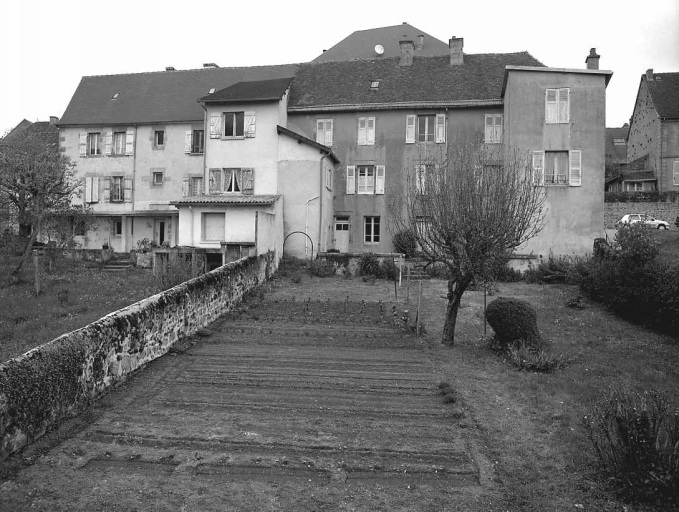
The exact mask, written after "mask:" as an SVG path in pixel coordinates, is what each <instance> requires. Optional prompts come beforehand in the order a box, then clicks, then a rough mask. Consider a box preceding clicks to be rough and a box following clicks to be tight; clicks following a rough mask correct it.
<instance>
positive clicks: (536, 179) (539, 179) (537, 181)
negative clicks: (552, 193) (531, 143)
mask: <svg viewBox="0 0 679 512" xmlns="http://www.w3.org/2000/svg"><path fill="white" fill-rule="evenodd" d="M544 184H545V152H544V151H533V185H538V186H542V185H544Z"/></svg>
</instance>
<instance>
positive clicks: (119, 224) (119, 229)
mask: <svg viewBox="0 0 679 512" xmlns="http://www.w3.org/2000/svg"><path fill="white" fill-rule="evenodd" d="M112 234H113V236H120V235H122V234H123V220H122V219H121V218H120V217H116V218H114V219H113V231H112Z"/></svg>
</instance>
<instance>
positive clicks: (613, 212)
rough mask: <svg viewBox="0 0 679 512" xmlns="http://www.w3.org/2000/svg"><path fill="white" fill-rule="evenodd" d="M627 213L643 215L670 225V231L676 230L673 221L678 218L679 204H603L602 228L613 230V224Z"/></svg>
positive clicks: (660, 202)
mask: <svg viewBox="0 0 679 512" xmlns="http://www.w3.org/2000/svg"><path fill="white" fill-rule="evenodd" d="M627 213H645V214H647V215H650V216H651V217H654V218H656V219H660V220H664V221H667V222H669V223H670V229H677V228H676V226H675V225H674V221H675V220H676V219H677V217H679V203H673V202H664V201H657V202H629V203H604V227H605V228H607V229H613V228H615V223H616V222H617V221H619V220H620V219H621V218H622V216H623V215H625V214H627Z"/></svg>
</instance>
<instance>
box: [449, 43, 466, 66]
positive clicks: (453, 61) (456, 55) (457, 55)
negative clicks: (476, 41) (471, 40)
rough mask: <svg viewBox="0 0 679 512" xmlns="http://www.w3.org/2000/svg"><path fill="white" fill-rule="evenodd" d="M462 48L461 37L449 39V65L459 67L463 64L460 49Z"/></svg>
mask: <svg viewBox="0 0 679 512" xmlns="http://www.w3.org/2000/svg"><path fill="white" fill-rule="evenodd" d="M463 46H464V38H463V37H455V36H453V37H451V38H450V41H448V47H449V48H450V65H451V66H459V65H461V64H464V56H463V55H462V47H463Z"/></svg>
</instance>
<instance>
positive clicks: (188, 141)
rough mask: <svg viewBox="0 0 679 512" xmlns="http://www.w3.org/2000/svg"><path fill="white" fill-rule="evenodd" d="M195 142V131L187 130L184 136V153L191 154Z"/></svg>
mask: <svg viewBox="0 0 679 512" xmlns="http://www.w3.org/2000/svg"><path fill="white" fill-rule="evenodd" d="M192 142H193V131H192V130H186V133H185V134H184V153H191V146H192Z"/></svg>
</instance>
